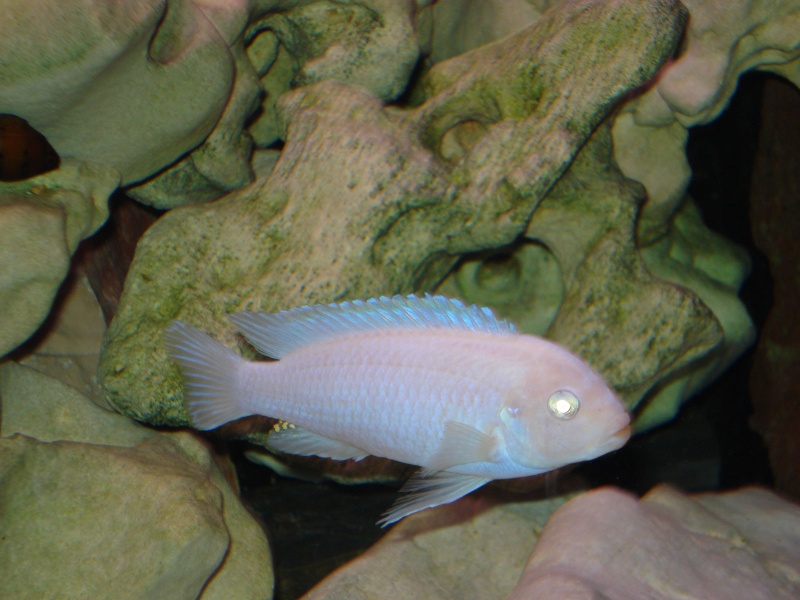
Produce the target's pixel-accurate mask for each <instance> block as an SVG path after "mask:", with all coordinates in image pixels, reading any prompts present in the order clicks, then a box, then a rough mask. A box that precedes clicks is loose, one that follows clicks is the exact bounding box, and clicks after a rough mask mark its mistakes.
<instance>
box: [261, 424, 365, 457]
mask: <svg viewBox="0 0 800 600" xmlns="http://www.w3.org/2000/svg"><path fill="white" fill-rule="evenodd" d="M267 445H268V446H269V447H270V448H272V449H274V450H280V451H281V452H287V453H289V454H300V455H302V456H311V455H313V456H322V457H325V458H333V459H335V460H347V459H348V458H352V459H353V460H361V459H362V458H364V457H365V456H367V455H368V454H369V452H364V450H362V449H361V448H356V447H355V446H351V445H350V444H346V443H344V442H340V441H339V440H334V439H331V438H328V437H325V436H322V435H319V434H318V433H312V432H311V431H307V430H305V429H301V428H299V427H294V426H291V427H286V428H285V429H279V430H276V431H273V432H272V433H270V435H269V438H267Z"/></svg>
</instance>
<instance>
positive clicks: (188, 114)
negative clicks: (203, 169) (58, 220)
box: [0, 0, 246, 184]
mask: <svg viewBox="0 0 800 600" xmlns="http://www.w3.org/2000/svg"><path fill="white" fill-rule="evenodd" d="M206 4H207V5H208V6H202V7H201V5H199V4H198V3H195V2H178V1H174V0H173V1H170V2H161V1H156V0H148V1H142V2H137V3H135V4H130V3H124V4H108V3H107V2H103V1H97V0H80V1H78V2H75V3H71V4H69V5H64V4H63V3H61V2H54V1H52V0H36V1H34V2H28V3H24V4H17V5H15V6H14V7H13V11H12V16H13V18H10V19H4V20H3V22H2V24H0V55H3V56H6V57H8V61H7V63H6V64H5V67H4V70H3V78H2V81H1V82H0V83H1V84H2V85H0V111H2V112H7V113H12V114H15V115H18V116H20V117H22V118H23V119H26V120H27V121H28V122H29V123H30V124H31V125H32V126H33V127H34V128H36V129H37V130H39V131H40V132H41V133H42V134H43V135H44V136H45V137H46V138H47V139H48V140H49V142H50V143H51V144H52V145H53V147H54V148H55V149H56V151H57V152H58V154H59V155H60V156H61V157H62V158H65V157H71V158H73V159H76V160H78V161H83V162H87V163H94V164H98V165H104V166H107V167H110V168H112V169H114V170H116V171H117V172H118V173H119V174H120V175H121V180H122V183H123V184H128V183H131V182H134V181H138V180H140V179H142V178H144V177H147V176H149V175H151V174H153V173H155V172H156V171H158V170H159V169H161V168H163V167H165V166H166V165H168V164H170V163H171V162H173V161H174V160H175V159H176V158H178V157H179V156H180V155H181V154H183V153H184V152H187V151H188V150H191V149H192V148H194V147H195V146H197V145H198V144H200V143H201V142H202V141H203V140H204V139H205V138H206V136H208V134H209V133H210V132H211V130H212V129H213V127H214V124H215V123H216V122H217V120H218V118H219V117H220V115H221V114H222V112H223V110H224V108H225V105H226V103H227V101H228V96H229V94H230V92H231V87H232V84H233V80H234V72H233V64H232V60H231V56H230V52H229V42H228V40H227V39H225V38H224V37H223V35H221V32H224V33H225V34H228V33H229V32H228V31H226V29H228V27H225V25H227V22H228V21H229V20H230V19H225V18H224V15H225V13H230V12H236V13H238V14H239V15H240V16H241V19H240V21H241V22H240V25H239V31H241V29H242V28H243V27H244V25H245V22H246V21H245V17H246V13H245V10H244V9H245V7H244V6H243V4H244V3H238V4H237V5H236V7H235V8H233V5H229V4H227V3H221V2H209V3H206ZM223 4H224V5H225V6H228V7H229V8H228V9H227V10H219V9H220V8H221V7H222V5H223ZM215 5H219V6H215ZM167 7H169V10H167ZM209 17H213V21H212V19H211V18H209ZM54 30H58V31H60V32H62V34H61V35H59V36H57V37H55V38H54V37H53V35H52V32H53V31H54ZM43 40H48V42H47V43H43Z"/></svg>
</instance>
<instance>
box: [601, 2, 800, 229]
mask: <svg viewBox="0 0 800 600" xmlns="http://www.w3.org/2000/svg"><path fill="white" fill-rule="evenodd" d="M683 4H684V5H685V6H686V8H687V9H688V11H689V14H690V15H691V18H690V19H689V24H688V29H687V34H686V39H685V42H684V47H683V49H682V51H681V53H680V55H679V56H678V57H677V58H676V60H674V61H672V62H670V63H669V64H668V65H666V66H665V67H664V69H663V70H662V72H661V73H660V76H659V78H658V80H657V83H656V85H654V86H652V88H650V89H649V90H648V91H647V92H646V93H644V94H642V95H641V96H639V97H637V98H636V99H634V100H633V101H632V102H630V103H628V104H627V105H626V106H625V107H624V109H623V111H622V114H621V115H620V116H619V117H618V119H617V123H616V126H615V130H614V138H615V139H614V142H615V146H616V147H617V148H618V150H617V152H616V157H617V160H618V161H619V164H620V166H621V168H622V171H623V172H624V173H625V174H626V175H627V176H628V177H631V178H633V179H635V180H637V181H640V182H642V183H643V184H644V185H645V187H646V188H647V190H648V193H649V199H648V203H647V204H646V205H645V207H644V210H643V212H642V218H641V220H640V222H639V238H640V240H641V241H642V242H649V241H651V240H652V239H654V238H657V237H658V236H659V235H662V234H663V233H664V231H665V225H666V222H667V217H668V215H669V214H671V213H672V212H673V211H674V210H675V209H676V208H677V207H678V205H680V203H681V202H682V201H683V196H684V194H685V192H686V188H687V186H688V184H689V177H690V175H691V173H690V171H689V166H688V163H687V162H686V156H685V144H686V139H687V132H686V129H687V128H689V127H693V126H695V125H700V124H705V123H708V122H710V121H712V120H714V119H715V118H716V117H717V116H719V114H720V113H721V112H722V111H723V110H724V109H725V107H726V106H727V105H728V102H729V101H730V98H731V95H732V94H733V92H734V91H735V89H736V83H737V81H738V79H739V77H740V76H741V75H742V74H743V73H745V72H747V71H749V70H752V69H759V70H763V71H768V72H772V73H777V74H779V75H782V76H783V77H786V78H787V79H789V80H790V81H792V82H793V83H794V84H795V85H800V71H798V60H797V59H798V58H800V45H799V44H798V42H800V33H798V32H799V31H800V28H798V24H800V2H798V1H797V0H786V1H782V2H772V1H771V0H734V1H732V2H725V3H719V2H715V1H714V0H686V1H685V2H684V3H683Z"/></svg>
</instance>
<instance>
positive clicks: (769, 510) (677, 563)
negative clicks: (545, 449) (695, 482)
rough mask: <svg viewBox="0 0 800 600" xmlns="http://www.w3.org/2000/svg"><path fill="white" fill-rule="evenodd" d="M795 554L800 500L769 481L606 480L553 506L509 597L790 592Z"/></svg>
mask: <svg viewBox="0 0 800 600" xmlns="http://www.w3.org/2000/svg"><path fill="white" fill-rule="evenodd" d="M798 557H800V507H798V506H797V505H794V504H791V503H789V502H786V501H785V500H782V499H781V498H779V497H778V496H776V495H775V494H773V493H772V492H769V491H767V490H764V489H760V488H744V489H742V490H738V491H733V492H727V493H722V494H716V493H711V494H697V495H693V496H687V495H685V494H682V493H680V492H678V491H676V490H674V489H671V488H669V487H667V486H659V487H656V488H654V489H653V490H651V491H650V492H649V493H648V494H647V495H645V496H644V497H643V498H642V499H641V501H639V500H638V499H637V498H636V497H634V496H632V495H631V494H628V493H626V492H622V491H620V490H616V489H613V488H603V489H599V490H595V491H593V492H588V493H586V494H583V495H581V496H579V497H578V498H575V499H574V500H572V501H571V502H569V503H567V504H566V505H564V506H563V507H561V508H560V509H559V510H558V511H556V512H555V513H554V514H553V516H552V517H551V518H550V521H548V523H547V525H546V526H545V528H544V531H543V532H542V534H541V537H540V538H539V542H538V543H537V545H536V548H535V549H534V551H533V554H532V555H531V557H530V560H529V561H528V564H527V566H526V567H525V572H524V574H523V575H522V577H521V579H520V582H519V585H518V586H517V588H516V590H515V591H514V593H513V594H511V595H510V596H508V600H527V599H529V598H541V599H542V600H547V599H550V598H552V599H553V600H556V599H560V598H564V597H570V598H587V599H588V598H597V597H603V598H615V599H619V600H638V599H640V598H650V599H652V600H671V599H672V598H725V599H726V600H779V599H780V600H783V599H785V600H789V599H790V598H796V597H797V596H798V594H800V561H798ZM568 593H569V595H568V596H565V594H568Z"/></svg>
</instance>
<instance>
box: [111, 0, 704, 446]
mask: <svg viewBox="0 0 800 600" xmlns="http://www.w3.org/2000/svg"><path fill="white" fill-rule="evenodd" d="M612 15H613V16H612ZM683 18H684V14H683V12H682V11H681V10H680V8H679V5H678V4H677V3H672V2H659V3H656V4H653V3H650V2H621V1H620V2H591V3H585V2H576V3H573V2H569V3H565V4H563V5H560V6H559V7H558V8H557V9H554V10H553V11H551V12H550V13H548V15H547V16H546V17H543V19H542V20H541V21H540V22H538V23H536V24H535V25H534V26H532V27H529V28H527V29H525V30H523V31H521V32H519V33H518V34H515V35H514V36H511V37H509V38H506V39H505V40H502V41H500V42H497V43H496V44H492V45H489V46H486V47H484V48H481V49H479V50H477V51H475V52H472V53H469V54H467V55H462V56H459V57H456V58H453V59H451V60H449V61H445V62H442V63H438V64H437V65H435V66H434V68H433V69H431V71H430V72H429V73H428V74H427V75H426V77H425V81H424V82H423V84H422V86H421V88H422V89H424V90H425V93H426V94H428V98H427V100H426V101H425V102H423V103H422V104H421V105H419V106H418V107H416V108H414V109H397V108H392V107H385V106H384V105H383V104H382V103H381V102H379V101H378V100H377V99H376V98H374V97H372V96H370V95H368V94H366V93H364V92H363V91H359V90H357V89H355V88H353V87H348V86H343V85H340V84H335V83H332V82H323V83H319V84H315V85H311V86H306V87H303V88H299V89H297V90H295V91H293V92H291V93H289V94H285V95H284V96H283V97H282V99H281V102H280V106H281V110H282V115H283V119H284V124H283V129H284V130H285V131H286V132H287V133H286V135H287V138H286V143H285V145H284V148H283V151H282V154H281V157H280V159H279V160H278V162H277V163H276V165H275V167H274V168H273V170H272V171H271V173H270V174H269V175H268V176H267V177H266V178H264V179H262V180H259V181H257V182H256V183H255V184H254V185H252V186H251V187H249V188H247V189H246V190H242V191H241V192H236V193H233V194H230V195H228V196H226V197H225V198H224V199H222V200H220V201H218V202H216V203H214V204H213V205H209V206H203V207H186V208H183V209H180V210H175V211H172V212H170V213H169V214H167V215H165V216H164V217H163V218H161V219H160V220H159V221H158V222H157V223H156V224H155V225H154V226H153V227H151V228H150V229H149V230H148V232H147V233H146V234H145V236H144V237H143V238H142V241H141V242H140V244H139V246H138V249H137V254H136V257H135V259H134V263H133V265H132V268H131V271H130V273H129V276H128V280H127V282H126V289H125V292H124V294H123V297H122V299H121V301H120V305H119V312H118V313H117V315H116V318H115V319H114V322H113V323H112V324H111V327H110V329H109V331H108V335H107V338H106V345H105V348H104V352H103V357H102V362H101V373H102V385H103V388H104V391H105V393H106V397H107V398H108V399H109V401H110V402H112V403H113V405H114V406H115V407H116V408H117V409H118V410H120V411H121V412H123V413H125V414H127V415H130V416H132V417H134V418H136V419H138V420H143V421H147V422H150V423H153V424H164V425H173V426H180V425H185V424H187V423H188V415H187V413H186V411H185V408H184V406H183V403H182V384H181V381H180V376H179V373H178V370H177V368H175V366H174V365H172V364H170V362H169V361H167V360H166V359H165V354H164V349H163V347H162V346H161V343H160V338H161V333H162V332H163V330H164V328H165V327H166V326H167V325H168V323H169V322H170V321H171V320H173V319H178V318H180V319H182V320H184V321H187V322H189V323H191V324H193V325H196V326H198V327H199V328H201V329H203V330H205V331H208V332H210V333H211V334H212V335H215V336H216V337H218V338H220V339H221V340H222V341H223V342H225V343H228V344H231V343H233V342H234V341H235V340H236V339H237V338H236V337H235V336H234V333H233V331H232V329H231V328H230V326H229V325H228V324H227V323H226V320H225V319H224V315H226V314H228V313H231V312H236V311H239V310H261V311H271V310H276V309H285V308H291V307H292V306H296V305H300V304H306V303H314V302H331V301H336V300H340V299H345V298H357V297H369V296H377V295H382V294H383V295H385V294H393V293H403V292H410V291H413V290H415V289H425V288H428V287H430V286H431V285H433V283H434V282H438V281H439V280H440V279H441V278H442V277H443V276H444V274H445V273H446V272H447V271H448V270H449V269H450V268H451V266H452V265H453V264H454V263H455V261H456V259H457V257H458V256H459V255H461V254H463V253H466V252H471V251H476V250H481V249H486V248H493V247H499V246H504V245H506V244H509V243H510V242H512V241H513V240H514V239H516V238H518V237H519V236H520V234H522V233H523V232H524V231H525V228H526V227H527V225H528V221H529V219H530V216H531V214H532V213H533V211H535V210H536V207H537V206H538V205H539V203H540V202H541V201H542V198H544V196H545V195H546V194H547V192H548V191H549V190H550V188H551V187H552V185H553V184H554V183H555V182H556V181H557V180H558V178H559V177H560V176H561V175H562V174H563V173H564V171H565V170H566V169H567V168H568V167H569V165H570V163H571V161H572V160H573V158H574V156H575V154H576V153H577V152H578V150H579V149H580V147H581V145H582V144H583V143H584V142H585V141H586V139H587V138H588V137H589V136H590V135H591V133H592V131H593V130H594V129H595V128H596V127H597V126H598V124H599V123H600V122H601V120H602V119H603V118H604V116H605V115H606V114H607V113H608V111H609V110H610V108H611V107H612V106H613V105H614V103H615V102H616V101H617V100H619V99H621V98H622V97H623V96H624V95H625V94H626V93H628V92H629V91H630V90H631V89H634V88H635V87H637V86H638V85H640V84H641V83H643V82H644V81H646V80H647V79H648V77H649V76H650V74H652V73H654V72H655V71H656V70H657V69H658V67H659V65H660V63H661V62H662V61H663V60H665V59H666V58H667V57H668V56H669V55H670V54H671V52H672V49H673V48H674V45H675V44H676V42H677V40H678V36H679V32H680V31H681V27H682V25H683ZM619 40H624V42H623V45H622V46H620V45H619ZM612 42H613V43H612ZM615 44H616V45H615ZM612 49H613V51H612ZM589 56H593V58H591V59H590V58H588V57H589ZM597 64H603V65H604V68H603V69H598V68H597V67H596V65H597ZM531 73H533V74H534V76H533V77H531V76H530V74H531ZM511 82H514V84H513V85H512V83H511ZM565 89H569V90H570V93H569V94H565V93H564V90H565ZM509 90H514V93H513V94H509ZM487 98H492V99H493V100H492V101H491V102H489V101H487V100H486V99H487ZM534 99H535V100H536V102H533V100H534ZM487 102H488V104H487ZM476 107H479V108H476ZM464 120H473V121H475V120H478V121H481V122H482V123H483V126H484V127H485V132H484V133H483V135H482V136H481V137H480V138H479V139H477V140H473V143H471V145H470V146H469V147H468V148H462V151H463V152H462V153H461V154H460V155H459V154H455V155H452V156H451V157H450V158H447V159H445V158H444V157H442V155H441V154H440V151H441V148H442V145H441V144H442V140H443V139H444V138H445V137H446V136H447V135H448V133H449V132H450V131H451V130H452V129H453V128H454V127H456V126H458V124H459V123H460V122H461V121H464ZM478 129H480V128H478ZM531 140H536V143H535V144H532V143H531ZM624 203H625V206H626V208H625V210H627V211H628V213H627V216H628V218H629V219H630V221H631V222H632V220H633V218H634V217H635V207H634V206H632V205H630V199H629V198H626V199H625V200H624ZM628 222H629V221H624V223H628ZM621 227H623V228H624V227H626V225H624V224H622V225H621ZM621 235H623V234H621ZM624 235H628V236H630V233H626V234H624ZM309 240H313V243H310V242H309ZM187 249H191V251H188V250H187ZM598 260H599V259H598ZM598 285H599V283H598ZM673 293H676V294H682V292H678V291H674V292H673ZM609 303H610V300H609ZM701 312H702V311H701ZM700 329H701V331H704V329H703V328H700ZM267 425H268V423H267ZM250 433H252V432H251V431H250V432H248V434H250Z"/></svg>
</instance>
